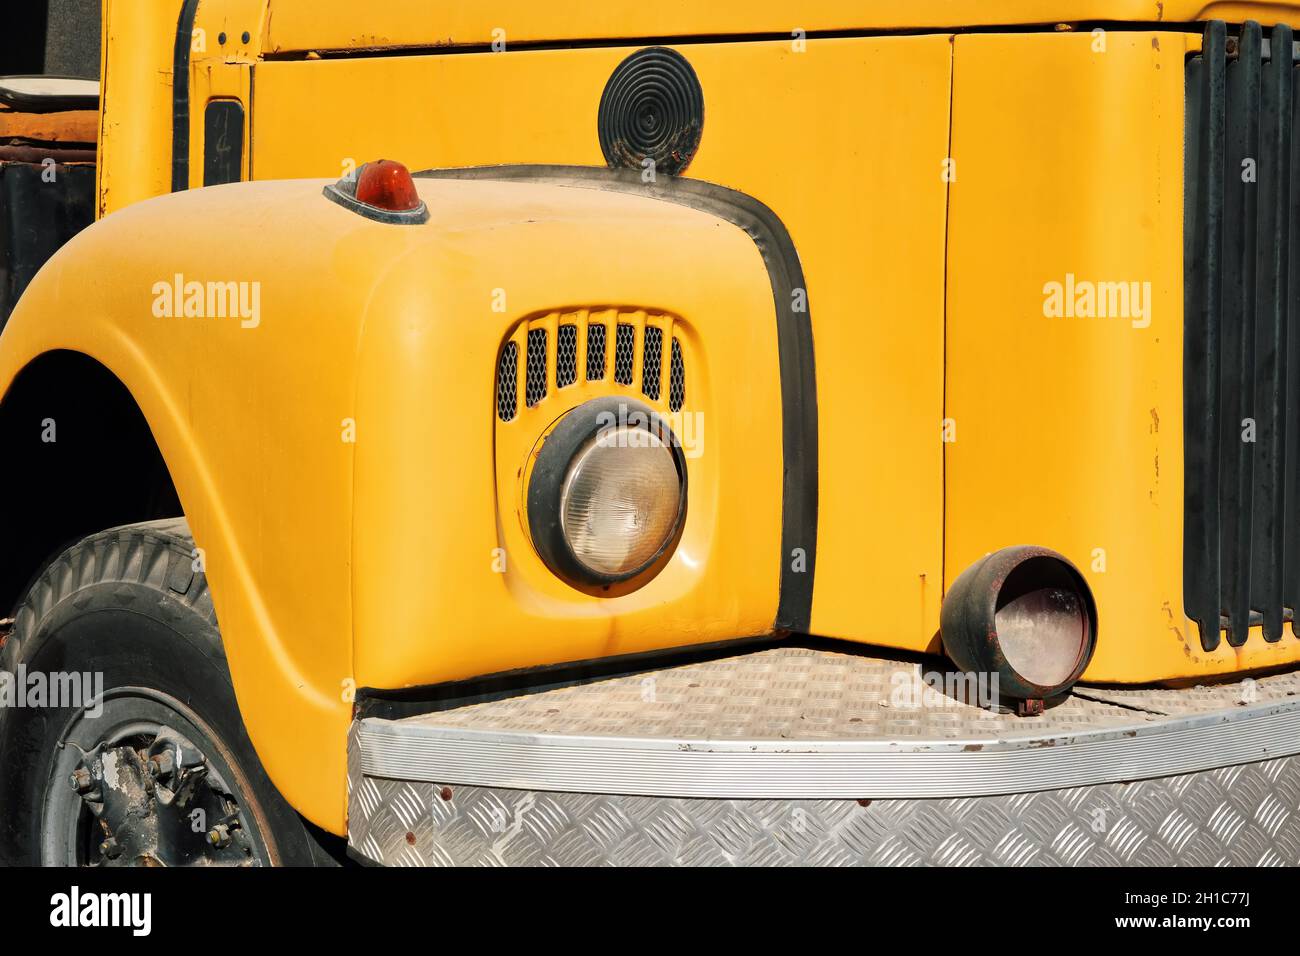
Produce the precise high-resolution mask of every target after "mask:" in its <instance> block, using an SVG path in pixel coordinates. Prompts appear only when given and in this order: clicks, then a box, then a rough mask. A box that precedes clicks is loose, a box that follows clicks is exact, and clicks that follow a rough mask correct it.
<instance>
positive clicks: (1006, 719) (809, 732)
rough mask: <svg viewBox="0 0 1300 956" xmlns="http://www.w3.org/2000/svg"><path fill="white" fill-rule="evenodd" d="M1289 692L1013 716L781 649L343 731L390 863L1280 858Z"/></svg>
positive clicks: (1297, 794)
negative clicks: (346, 735)
mask: <svg viewBox="0 0 1300 956" xmlns="http://www.w3.org/2000/svg"><path fill="white" fill-rule="evenodd" d="M1295 754H1300V675H1298V674H1295V673H1292V674H1285V675H1278V676H1273V677H1268V678H1263V679H1260V680H1247V681H1242V682H1240V683H1235V684H1225V685H1218V686H1215V687H1212V688H1205V687H1198V688H1189V689H1185V690H1155V691H1131V690H1105V691H1102V690H1084V689H1080V690H1078V691H1076V693H1075V694H1073V695H1071V696H1070V697H1069V698H1067V699H1066V700H1065V701H1063V702H1061V703H1060V704H1059V705H1058V706H1056V707H1053V708H1051V709H1050V710H1049V711H1048V712H1047V713H1046V714H1044V715H1043V716H1041V717H1034V718H1015V717H1011V716H1009V715H1006V714H1002V713H996V712H992V711H989V710H982V709H979V708H977V707H973V706H968V705H966V704H963V703H960V702H959V701H957V700H954V699H952V698H951V697H948V696H945V695H943V694H938V693H935V692H934V691H930V690H929V689H928V688H927V687H926V685H925V684H923V683H922V674H921V665H919V664H917V663H914V662H905V661H897V660H889V659H884V658H880V657H870V656H866V655H859V654H845V653H837V652H833V651H827V650H820V649H813V648H799V647H783V648H780V649H777V650H768V651H761V652H758V653H752V654H743V655H737V656H734V657H728V658H724V659H721V660H715V661H709V662H706V663H700V664H691V665H686V666H682V667H674V668H667V669H663V670H658V671H652V672H647V673H645V674H638V675H633V676H629V677H621V678H616V679H612V680H601V681H595V682H592V683H587V684H582V685H578V686H573V687H566V688H562V689H558V690H549V691H545V692H541V693H535V694H529V695H524V696H515V697H511V698H508V699H504V700H497V701H492V702H488V703H480V704H474V705H471V706H465V707H458V708H455V709H452V710H447V711H442V712H439V713H435V714H429V715H425V716H421V717H415V718H407V719H404V720H381V719H376V718H367V719H364V720H360V721H357V722H355V723H354V724H353V727H352V732H351V734H350V738H349V779H348V783H349V797H350V801H349V842H350V845H351V847H352V849H353V851H354V853H356V854H357V855H359V856H361V857H363V858H365V859H367V860H371V861H373V862H378V863H384V864H390V865H421V866H430V865H435V866H436V865H470V864H510V865H515V864H546V865H557V864H568V865H575V864H576V865H588V864H628V865H649V864H653V865H712V864H716V865H743V864H760V865H762V864H926V863H933V864H1005V865H1023V864H1031V863H1040V864H1069V865H1078V864H1103V865H1105V864H1125V865H1146V864H1150V865H1172V864H1204V865H1215V864H1218V865H1222V864H1238V865H1252V866H1257V865H1269V864H1300V757H1298V756H1294V755H1295Z"/></svg>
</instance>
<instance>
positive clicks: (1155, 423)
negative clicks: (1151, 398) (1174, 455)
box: [1151, 408, 1160, 435]
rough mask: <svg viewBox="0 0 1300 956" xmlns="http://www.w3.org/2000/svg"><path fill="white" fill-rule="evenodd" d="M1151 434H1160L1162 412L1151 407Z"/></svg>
mask: <svg viewBox="0 0 1300 956" xmlns="http://www.w3.org/2000/svg"><path fill="white" fill-rule="evenodd" d="M1151 434H1153V435H1158V434H1160V413H1159V412H1157V411H1156V410H1155V409H1154V408H1153V409H1151Z"/></svg>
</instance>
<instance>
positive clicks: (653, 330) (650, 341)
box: [641, 325, 664, 402]
mask: <svg viewBox="0 0 1300 956" xmlns="http://www.w3.org/2000/svg"><path fill="white" fill-rule="evenodd" d="M641 351H642V355H641V391H642V393H643V394H644V395H645V397H646V398H649V399H652V400H654V401H656V402H657V401H659V387H660V380H661V379H662V377H663V365H664V333H663V329H660V328H658V327H656V326H653V325H647V326H646V330H645V345H644V346H643V347H642V350H641Z"/></svg>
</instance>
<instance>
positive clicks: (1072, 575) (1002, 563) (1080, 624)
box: [940, 546, 1097, 713]
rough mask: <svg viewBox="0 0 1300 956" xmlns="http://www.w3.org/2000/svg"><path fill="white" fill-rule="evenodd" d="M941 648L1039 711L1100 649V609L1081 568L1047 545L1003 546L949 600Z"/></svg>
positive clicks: (1024, 707)
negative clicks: (1095, 650)
mask: <svg viewBox="0 0 1300 956" xmlns="http://www.w3.org/2000/svg"><path fill="white" fill-rule="evenodd" d="M940 630H941V632H942V636H943V647H944V650H945V651H947V653H948V656H949V657H950V658H952V660H953V662H954V663H955V664H956V665H957V666H958V667H960V668H961V669H962V670H964V671H967V672H968V673H980V674H986V675H989V676H991V677H993V678H995V679H996V680H997V688H996V690H997V692H998V694H999V695H1000V696H1002V697H1003V698H1008V699H1011V700H1015V701H1020V702H1021V704H1020V710H1021V711H1022V712H1027V713H1036V712H1039V711H1041V710H1042V702H1043V700H1044V699H1045V698H1049V697H1056V696H1059V695H1060V694H1064V693H1065V692H1066V691H1067V690H1069V689H1070V687H1071V686H1073V685H1074V682H1075V681H1077V680H1078V679H1079V677H1080V675H1082V674H1083V672H1084V669H1085V668H1087V666H1088V661H1089V660H1091V659H1092V652H1093V650H1094V649H1095V648H1096V646H1097V604H1096V602H1095V601H1094V600H1093V596H1092V590H1091V589H1090V588H1089V587H1088V583H1087V581H1085V580H1084V578H1083V575H1082V574H1080V573H1079V570H1078V569H1077V568H1076V567H1075V566H1074V565H1073V564H1071V563H1070V562H1069V561H1068V560H1067V559H1066V558H1064V557H1062V556H1061V555H1059V554H1057V553H1056V552H1055V551H1050V550H1048V549H1047V548H1038V547H1029V546H1022V547H1016V548H1003V549H1002V550H1001V551H995V552H994V553H992V554H989V555H986V556H985V557H983V558H982V559H980V560H979V561H977V562H975V563H974V564H972V565H971V566H970V567H969V568H967V569H966V570H965V571H963V572H962V573H961V575H959V576H958V578H957V580H956V581H954V582H953V585H952V587H951V588H950V589H949V590H948V593H947V594H946V595H944V599H943V609H942V612H941V614H940Z"/></svg>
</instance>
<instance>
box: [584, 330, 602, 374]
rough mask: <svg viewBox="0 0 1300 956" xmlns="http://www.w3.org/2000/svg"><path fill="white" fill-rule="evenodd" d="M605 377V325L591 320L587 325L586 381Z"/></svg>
mask: <svg viewBox="0 0 1300 956" xmlns="http://www.w3.org/2000/svg"><path fill="white" fill-rule="evenodd" d="M604 377H605V326H604V325H603V324H601V323H599V322H593V323H592V324H591V325H589V326H587V381H589V382H599V381H600V380H601V379H602V378H604Z"/></svg>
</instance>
